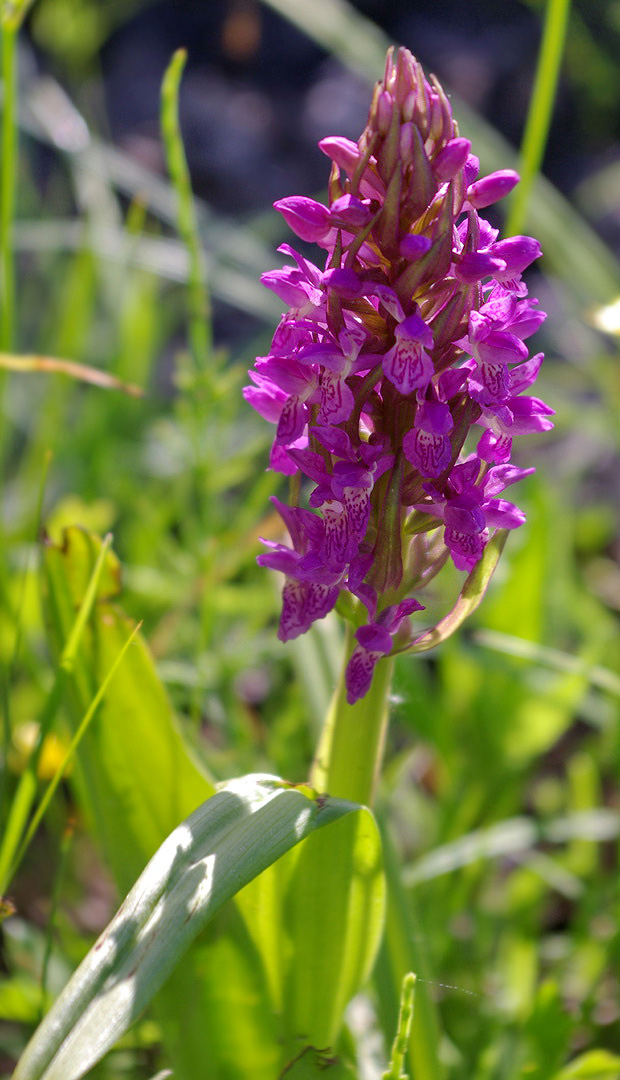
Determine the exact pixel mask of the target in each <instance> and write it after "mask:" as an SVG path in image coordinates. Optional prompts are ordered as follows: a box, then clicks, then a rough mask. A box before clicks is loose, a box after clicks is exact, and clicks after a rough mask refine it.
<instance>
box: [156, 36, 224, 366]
mask: <svg viewBox="0 0 620 1080" xmlns="http://www.w3.org/2000/svg"><path fill="white" fill-rule="evenodd" d="M186 60H187V52H186V50H185V49H178V50H177V51H176V52H175V53H174V55H173V57H172V60H171V61H170V64H169V65H168V68H167V70H166V73H165V75H164V81H163V83H162V88H161V130H162V136H163V141H164V151H165V154H166V163H167V165H168V171H169V173H170V177H171V180H172V184H173V187H174V189H175V191H176V193H177V199H178V229H179V233H180V235H181V239H182V240H183V242H184V244H185V246H186V248H187V253H188V256H189V290H188V303H189V342H190V348H191V353H192V358H193V361H194V365H195V369H196V372H199V373H200V374H201V375H203V376H204V375H205V374H206V373H207V371H208V367H207V365H208V362H209V356H210V353H211V350H212V340H211V303H210V297H209V292H208V289H207V284H206V274H205V265H204V259H203V257H202V249H201V245H200V237H199V233H198V225H197V222H196V214H195V211H194V203H193V196H192V187H191V181H190V176H189V169H188V167H187V159H186V157H185V150H184V148H183V140H182V137H181V129H180V125H179V86H180V83H181V76H182V74H183V68H184V67H185V62H186Z"/></svg>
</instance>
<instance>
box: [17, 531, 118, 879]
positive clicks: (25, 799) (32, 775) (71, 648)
mask: <svg viewBox="0 0 620 1080" xmlns="http://www.w3.org/2000/svg"><path fill="white" fill-rule="evenodd" d="M111 542H112V537H111V536H110V535H108V536H106V538H105V540H104V541H103V544H102V545H101V550H100V552H99V556H98V558H97V561H96V563H95V566H94V568H93V572H92V574H91V576H90V580H89V582H88V587H87V589H86V592H85V594H84V599H83V601H82V603H81V604H80V607H79V609H78V613H77V615H76V617H75V621H74V623H73V626H72V628H71V631H70V633H69V637H68V639H67V642H66V644H65V647H64V649H63V651H62V654H61V657H60V661H59V663H58V667H57V669H56V675H55V677H54V682H53V684H52V687H51V689H50V692H49V694H48V695H47V698H46V700H45V703H44V705H43V710H42V713H41V716H40V718H39V732H38V737H37V741H36V743H35V745H34V747H33V749H32V752H31V754H30V757H29V759H28V764H27V765H26V768H25V769H24V771H23V773H22V775H21V778H20V782H19V785H18V787H17V791H16V793H15V797H14V799H13V802H12V804H11V808H10V810H9V815H8V821H7V824H6V828H5V830H4V835H3V837H2V843H1V845H0V893H3V892H5V891H6V886H7V883H8V880H9V868H10V866H11V865H12V863H13V860H14V857H15V853H16V851H17V849H18V847H19V844H20V842H21V837H22V835H23V831H24V828H25V824H26V820H27V818H28V814H29V812H30V808H31V806H32V803H33V800H34V797H35V793H36V789H37V768H38V764H39V758H40V756H41V750H42V748H43V742H44V740H45V736H46V735H47V733H48V731H49V729H50V726H51V724H52V721H53V720H54V718H55V716H56V713H57V712H58V708H59V706H60V703H61V701H62V698H63V694H64V692H65V687H66V684H67V681H68V679H69V677H70V675H71V672H72V671H73V668H74V664H75V659H76V655H77V650H78V648H79V644H80V641H81V638H82V634H83V633H84V629H85V627H86V624H87V622H88V618H89V616H90V613H91V610H92V608H93V605H94V603H95V598H96V595H97V586H98V584H99V578H100V576H101V572H102V570H103V567H104V564H105V557H106V554H107V552H108V549H109V547H110V544H111Z"/></svg>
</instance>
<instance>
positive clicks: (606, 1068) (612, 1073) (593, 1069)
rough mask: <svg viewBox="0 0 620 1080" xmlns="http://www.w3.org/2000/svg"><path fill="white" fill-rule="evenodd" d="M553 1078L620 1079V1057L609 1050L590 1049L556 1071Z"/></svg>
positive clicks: (584, 1079) (567, 1079)
mask: <svg viewBox="0 0 620 1080" xmlns="http://www.w3.org/2000/svg"><path fill="white" fill-rule="evenodd" d="M553 1080H620V1057H618V1056H617V1054H611V1053H610V1052H609V1050H588V1051H587V1053H585V1054H580V1055H579V1057H578V1058H575V1060H574V1061H571V1063H570V1065H567V1066H566V1067H565V1068H564V1069H560V1072H558V1073H555V1074H554V1076H553Z"/></svg>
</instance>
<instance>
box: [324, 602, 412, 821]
mask: <svg viewBox="0 0 620 1080" xmlns="http://www.w3.org/2000/svg"><path fill="white" fill-rule="evenodd" d="M355 648H356V642H355V638H354V633H353V627H352V625H351V623H347V625H346V640H345V646H344V664H343V668H342V672H341V674H340V678H339V680H338V685H337V686H336V689H335V691H334V696H333V698H332V701H331V704H330V708H329V712H328V714H327V718H326V721H325V726H324V728H323V731H322V734H321V738H320V741H319V745H318V748H317V752H316V756H315V759H314V763H313V766H312V771H311V773H310V784H311V785H312V787H314V788H315V789H316V790H317V791H329V792H330V794H331V793H334V794H335V795H336V796H337V797H338V798H341V799H351V800H352V801H353V802H357V803H361V804H362V805H363V806H370V807H371V806H372V805H373V802H374V798H375V794H376V789H377V782H378V779H379V775H380V772H381V763H382V761H383V748H384V744H385V735H386V729H387V722H388V714H389V696H390V687H391V683H392V673H393V671H394V660H393V658H392V657H389V658H386V659H384V660H382V662H381V663H380V664H378V665H377V669H376V672H375V676H374V679H373V681H372V685H371V687H370V690H369V692H368V693H367V694H366V696H365V697H364V698H362V699H360V700H358V701H356V702H354V703H353V704H352V705H350V704H349V703H348V701H347V685H346V671H347V666H348V664H349V663H350V661H351V657H352V655H353V653H354V652H355Z"/></svg>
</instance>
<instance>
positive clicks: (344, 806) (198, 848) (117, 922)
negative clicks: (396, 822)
mask: <svg viewBox="0 0 620 1080" xmlns="http://www.w3.org/2000/svg"><path fill="white" fill-rule="evenodd" d="M353 809H356V807H355V804H353V803H348V802H345V801H344V800H336V799H329V798H311V797H309V796H308V795H306V794H304V793H303V792H302V791H299V790H296V789H295V788H292V787H291V786H290V785H288V784H285V783H284V782H283V781H280V780H278V779H277V778H275V777H265V776H247V777H242V778H241V779H239V780H233V781H230V782H229V783H227V784H226V785H223V787H222V788H221V789H220V790H219V791H218V792H217V793H216V794H215V795H213V796H212V797H211V798H210V799H208V800H207V801H206V802H205V803H203V805H202V806H200V807H199V808H198V809H197V810H196V811H195V812H194V813H193V814H192V815H191V816H190V817H189V818H188V819H187V820H186V821H184V822H183V823H182V824H181V825H180V826H178V828H177V829H175V830H174V831H173V832H172V833H171V835H170V836H169V837H168V838H167V839H166V840H165V842H164V843H163V844H162V846H161V847H160V849H159V850H158V851H157V853H156V854H155V856H154V857H153V858H152V859H151V861H150V863H149V864H148V866H147V867H146V869H145V870H144V872H143V873H142V874H141V876H140V877H139V879H138V881H137V882H136V884H135V885H134V887H133V888H132V889H131V891H130V892H129V894H128V896H127V897H126V899H125V901H124V903H123V904H122V905H121V907H120V909H119V911H118V912H117V914H116V915H115V917H114V919H113V920H112V922H111V923H110V925H109V926H108V927H107V929H106V930H105V931H104V932H103V934H102V935H101V936H100V938H99V940H98V941H97V942H96V944H95V945H94V947H93V948H92V949H91V951H90V952H89V954H88V956H87V957H86V958H85V960H84V961H83V962H82V964H81V965H80V967H79V968H78V970H77V971H76V972H75V974H74V975H73V976H72V978H71V979H70V981H69V983H68V984H67V986H66V987H65V989H64V990H63V992H62V993H61V995H60V996H59V998H58V999H57V1001H56V1003H55V1004H54V1006H53V1007H52V1009H51V1010H50V1012H49V1013H48V1015H47V1016H46V1018H45V1020H44V1021H43V1023H42V1024H41V1026H40V1027H39V1029H38V1030H37V1032H35V1035H34V1037H33V1039H32V1040H31V1042H30V1044H29V1045H28V1047H27V1048H26V1050H25V1052H24V1054H23V1055H22V1058H21V1059H20V1062H19V1064H18V1066H17V1069H16V1071H15V1074H14V1080H78V1078H79V1077H81V1076H84V1074H85V1073H86V1072H87V1071H88V1070H89V1069H90V1068H91V1066H92V1065H94V1064H95V1063H96V1062H97V1061H99V1060H100V1058H101V1057H102V1056H103V1055H104V1054H105V1053H106V1052H107V1051H108V1050H109V1049H110V1048H111V1047H112V1046H113V1045H114V1043H115V1042H116V1041H117V1039H118V1038H120V1036H121V1035H122V1034H123V1033H124V1032H125V1031H126V1030H127V1028H128V1027H129V1026H130V1024H131V1023H132V1022H133V1021H134V1020H135V1019H136V1017H137V1016H138V1015H139V1014H140V1012H141V1011H142V1010H143V1009H144V1007H145V1006H146V1004H147V1003H148V1002H149V1001H150V999H151V998H152V996H153V995H154V993H155V992H156V991H157V990H158V989H159V987H160V986H161V985H162V983H163V982H164V981H165V979H166V977H167V975H168V974H169V973H170V972H171V970H172V969H173V967H174V965H175V964H176V962H177V960H178V959H179V957H180V956H181V955H182V953H183V952H184V951H185V950H186V948H187V947H188V945H189V944H190V942H191V941H192V940H193V939H194V938H195V937H196V935H197V934H198V932H199V931H200V930H201V929H202V927H203V926H204V925H205V923H206V922H208V921H209V919H210V918H212V916H213V915H214V914H215V912H216V911H217V910H218V909H219V908H220V907H221V906H222V904H223V903H224V902H225V901H226V900H228V899H229V898H230V897H232V896H234V894H235V893H236V892H237V891H238V890H239V889H240V888H242V887H243V885H245V884H247V882H248V881H250V880H251V879H252V878H253V877H255V876H256V875H257V874H260V873H261V871H262V870H264V869H265V868H266V867H267V866H269V865H270V864H271V863H272V862H274V861H275V860H276V859H278V858H279V857H280V856H281V855H283V854H284V852H286V851H288V850H289V848H291V847H293V846H294V845H295V844H297V843H298V842H299V841H300V840H302V839H304V837H307V836H309V835H310V834H311V833H312V832H313V831H314V830H316V829H320V828H321V827H322V826H323V825H327V824H330V823H333V822H336V821H337V819H338V818H341V817H343V816H347V815H350V816H351V817H352V819H353V820H355V819H356V818H357V817H358V815H351V811H352V810H353ZM334 827H335V826H334Z"/></svg>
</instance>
